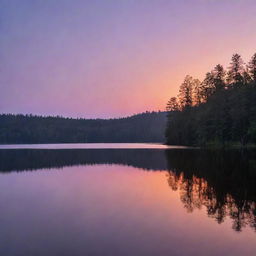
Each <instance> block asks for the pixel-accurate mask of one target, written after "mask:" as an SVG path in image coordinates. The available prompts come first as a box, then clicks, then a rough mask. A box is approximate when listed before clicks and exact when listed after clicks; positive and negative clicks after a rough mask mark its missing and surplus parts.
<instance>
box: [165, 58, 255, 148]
mask: <svg viewBox="0 0 256 256" xmlns="http://www.w3.org/2000/svg"><path fill="white" fill-rule="evenodd" d="M166 110H167V111H168V118H167V119H168V120H167V127H166V131H165V136H166V143H167V144H175V145H188V146H210V147H212V146H213V147H215V146H216V147H219V146H220V147H223V146H224V147H226V146H239V147H240V146H242V147H243V146H249V145H251V146H253V145H255V144H256V54H254V55H253V56H252V58H251V59H250V61H249V63H245V62H244V61H243V59H242V57H241V56H240V55H239V54H234V55H233V56H232V59H231V63H230V65H229V66H228V68H227V70H225V69H224V67H223V66H222V65H220V64H218V65H216V66H215V67H214V68H213V70H212V71H210V72H208V73H206V76H205V78H204V79H203V81H200V80H198V79H195V78H193V77H192V76H189V75H187V76H186V77H185V79H184V81H183V83H182V84H181V85H180V88H179V94H178V96H177V97H171V98H170V100H169V101H168V103H167V107H166Z"/></svg>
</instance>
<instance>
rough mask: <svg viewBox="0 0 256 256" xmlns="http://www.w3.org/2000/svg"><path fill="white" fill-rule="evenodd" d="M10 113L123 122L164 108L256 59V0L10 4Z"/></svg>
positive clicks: (1, 97) (4, 15)
mask: <svg viewBox="0 0 256 256" xmlns="http://www.w3.org/2000/svg"><path fill="white" fill-rule="evenodd" d="M0 9H1V32H2V35H4V36H2V37H1V41H0V42H1V64H0V70H1V76H0V86H1V94H0V110H1V112H2V113H24V114H26V113H32V114H40V115H49V114H51V115H63V116H70V117H86V118H94V117H103V118H107V117H120V116H127V115H132V114H135V113H139V112H143V111H147V110H164V108H165V105H166V102H167V100H168V99H169V98H170V97H171V96H175V95H176V94H177V92H178V87H179V85H180V83H181V82H182V80H183V78H184V77H185V75H186V74H190V75H193V76H194V77H196V78H199V79H202V78H203V77H204V75H205V73H206V72H207V71H209V70H211V69H212V68H213V67H214V66H215V65H216V64H218V63H221V64H223V65H224V66H225V67H226V66H228V65H229V62H230V57H231V56H232V54H233V53H236V52H238V53H239V54H241V55H242V57H243V58H244V60H245V61H248V60H249V59H250V57H251V56H252V55H253V54H254V53H255V52H256V47H255V45H256V33H255V26H256V17H255V9H256V1H253V0H244V1H242V0H224V1H221V5H220V4H219V1H214V0H209V1H206V0H191V1H188V0H187V1H186V0H183V1H174V0H171V1H166V0H160V1H159V0H155V1H154V0H149V1H144V0H141V1H135V0H134V1H112V0H109V1H99V0H97V1H83V0H76V1H70V0H61V1H60V0H59V1H39V0H36V1H35V0H23V1H19V0H13V1H9V0H3V1H1V6H0Z"/></svg>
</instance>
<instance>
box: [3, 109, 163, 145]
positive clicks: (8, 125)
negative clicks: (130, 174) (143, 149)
mask: <svg viewBox="0 0 256 256" xmlns="http://www.w3.org/2000/svg"><path fill="white" fill-rule="evenodd" d="M165 126H166V112H145V113H141V114H137V115H133V116H130V117H125V118H115V119H73V118H64V117H51V116H48V117H43V116H33V115H12V114H2V115H0V144H16V143H17V144H21V143H28V144H31V143H96V142H164V131H165Z"/></svg>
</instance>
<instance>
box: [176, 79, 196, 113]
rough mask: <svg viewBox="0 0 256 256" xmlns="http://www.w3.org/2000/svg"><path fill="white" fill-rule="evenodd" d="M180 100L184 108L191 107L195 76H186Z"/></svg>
mask: <svg viewBox="0 0 256 256" xmlns="http://www.w3.org/2000/svg"><path fill="white" fill-rule="evenodd" d="M178 98H179V102H180V106H181V108H182V109H184V108H187V107H191V106H192V104H193V78H192V76H188V75H187V76H186V77H185V79H184V81H183V83H182V84H181V86H180V89H179V95H178Z"/></svg>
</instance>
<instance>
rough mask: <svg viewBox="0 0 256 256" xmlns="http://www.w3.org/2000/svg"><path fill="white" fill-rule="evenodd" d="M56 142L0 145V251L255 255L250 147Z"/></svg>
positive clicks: (255, 179) (11, 254)
mask: <svg viewBox="0 0 256 256" xmlns="http://www.w3.org/2000/svg"><path fill="white" fill-rule="evenodd" d="M64 145H65V146H63V145H41V146H39V145H37V146H31V145H30V146H28V145H23V146H22V145H19V146H17V145H10V146H1V149H0V188H1V193H0V209H1V214H0V227H1V229H0V241H1V243H0V255H3V256H16V255H17V256H20V255H22V256H23V255H24V256H25V255H26V256H28V255H36V256H41V255H44V256H45V255H49V256H53V255H54V256H56V255H61V256H66V255H109V256H115V255H122V256H123V255H129V256H130V255H133V256H134V255H135V256H137V255H138V256H144V255H147V256H148V255H174V256H175V255H186V256H187V255H197V256H198V255H212V256H217V255H232V256H234V255H237V256H241V255H243V256H246V255H248V256H252V255H255V250H256V232H255V231H256V152H255V151H238V150H229V151H218V150H200V149H191V148H181V147H167V146H162V145H157V144H150V145H148V146H147V144H136V145H135V144H122V145H113V144H111V145H106V144H104V145H92V144H91V145H86V146H85V145H84V144H83V145H82V146H80V147H79V145H74V144H72V145H70V144H64Z"/></svg>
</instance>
